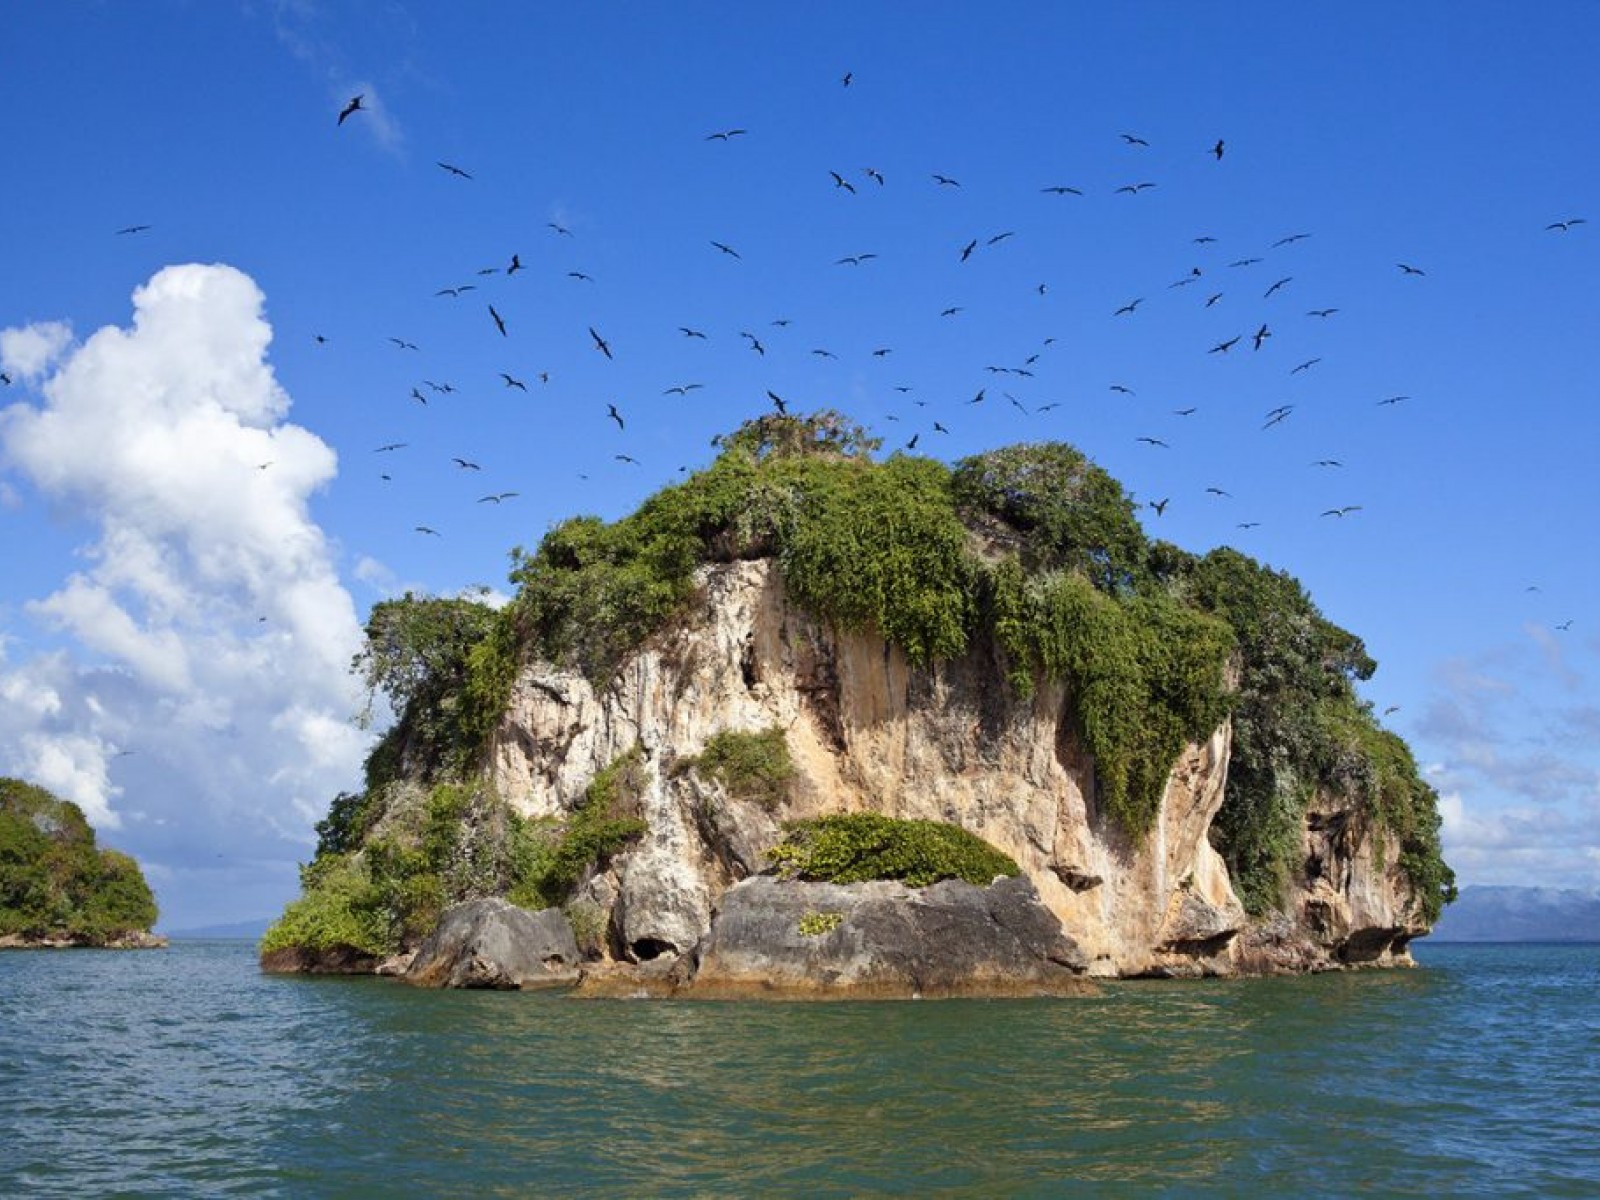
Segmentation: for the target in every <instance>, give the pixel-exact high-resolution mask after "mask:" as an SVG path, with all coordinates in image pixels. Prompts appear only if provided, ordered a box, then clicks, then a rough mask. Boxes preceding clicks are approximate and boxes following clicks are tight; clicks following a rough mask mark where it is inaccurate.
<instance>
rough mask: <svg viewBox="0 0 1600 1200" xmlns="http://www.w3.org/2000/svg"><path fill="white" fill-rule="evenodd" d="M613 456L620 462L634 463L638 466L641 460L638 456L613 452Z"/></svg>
mask: <svg viewBox="0 0 1600 1200" xmlns="http://www.w3.org/2000/svg"><path fill="white" fill-rule="evenodd" d="M611 457H612V458H614V459H616V460H617V461H618V462H625V463H632V464H633V465H634V466H636V467H637V466H638V465H639V460H638V459H637V458H632V457H630V456H629V455H626V454H613V455H612V456H611Z"/></svg>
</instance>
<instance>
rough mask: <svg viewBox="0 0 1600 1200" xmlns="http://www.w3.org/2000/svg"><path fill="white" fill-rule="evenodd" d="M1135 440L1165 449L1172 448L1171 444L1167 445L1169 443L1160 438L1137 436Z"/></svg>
mask: <svg viewBox="0 0 1600 1200" xmlns="http://www.w3.org/2000/svg"><path fill="white" fill-rule="evenodd" d="M1133 440H1134V441H1136V442H1143V443H1144V444H1145V445H1146V446H1159V447H1161V449H1163V450H1171V449H1172V447H1171V446H1169V445H1167V443H1165V442H1163V441H1162V440H1161V439H1160V438H1153V437H1136V438H1134V439H1133Z"/></svg>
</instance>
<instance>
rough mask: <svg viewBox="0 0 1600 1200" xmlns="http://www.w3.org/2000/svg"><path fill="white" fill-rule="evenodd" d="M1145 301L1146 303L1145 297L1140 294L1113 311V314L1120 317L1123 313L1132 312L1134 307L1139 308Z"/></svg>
mask: <svg viewBox="0 0 1600 1200" xmlns="http://www.w3.org/2000/svg"><path fill="white" fill-rule="evenodd" d="M1143 303H1144V297H1143V296H1140V297H1139V298H1138V299H1137V300H1130V301H1128V303H1126V304H1124V305H1123V306H1122V307H1121V308H1119V309H1117V311H1116V312H1114V313H1112V314H1111V315H1112V316H1114V317H1120V316H1121V315H1122V314H1123V313H1131V312H1132V311H1133V310H1134V309H1136V308H1138V307H1139V305H1141V304H1143Z"/></svg>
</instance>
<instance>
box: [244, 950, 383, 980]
mask: <svg viewBox="0 0 1600 1200" xmlns="http://www.w3.org/2000/svg"><path fill="white" fill-rule="evenodd" d="M379 961H380V960H379V959H378V957H377V956H376V955H373V954H368V953H367V952H366V951H365V950H358V949H356V948H355V947H354V946H330V947H328V948H327V949H324V950H307V949H306V948H304V947H302V946H284V947H281V948H279V949H277V950H268V951H267V952H266V953H265V954H263V955H262V956H261V969H262V970H263V971H265V972H266V973H267V974H269V975H371V974H373V973H374V972H375V971H376V970H377V969H378V965H379Z"/></svg>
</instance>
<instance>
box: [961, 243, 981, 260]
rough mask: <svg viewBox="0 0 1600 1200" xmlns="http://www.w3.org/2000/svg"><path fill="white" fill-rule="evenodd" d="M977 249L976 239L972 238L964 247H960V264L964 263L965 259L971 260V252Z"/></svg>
mask: <svg viewBox="0 0 1600 1200" xmlns="http://www.w3.org/2000/svg"><path fill="white" fill-rule="evenodd" d="M977 248H978V239H977V238H973V239H972V240H971V241H970V242H968V243H967V244H966V245H965V246H963V247H961V261H962V262H966V261H967V259H969V258H971V257H972V252H973V251H974V250H976V249H977Z"/></svg>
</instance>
